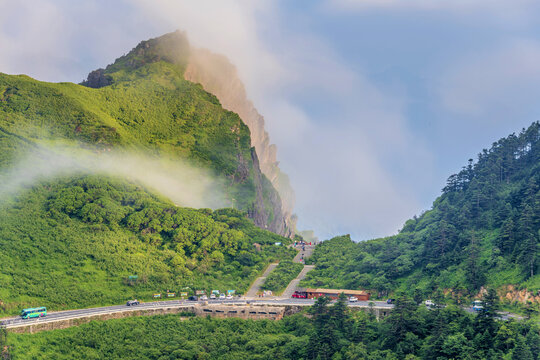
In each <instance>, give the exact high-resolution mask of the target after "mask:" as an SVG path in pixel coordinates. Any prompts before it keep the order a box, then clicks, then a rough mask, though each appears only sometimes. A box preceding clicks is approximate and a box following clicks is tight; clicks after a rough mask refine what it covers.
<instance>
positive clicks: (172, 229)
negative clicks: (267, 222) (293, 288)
mask: <svg viewBox="0 0 540 360" xmlns="http://www.w3.org/2000/svg"><path fill="white" fill-rule="evenodd" d="M286 240H287V239H286V238H282V237H280V236H278V235H276V234H273V233H271V232H268V231H264V230H261V229H259V228H257V227H255V226H254V225H253V223H252V222H251V221H250V220H248V219H246V218H245V217H244V214H243V213H241V212H239V211H237V210H232V209H224V210H217V211H211V210H209V209H201V210H195V209H189V208H179V207H176V206H175V205H174V204H172V203H171V202H170V201H168V200H166V199H163V198H161V197H159V196H157V195H155V194H152V193H150V192H148V191H147V190H146V189H145V188H143V187H141V186H139V185H137V184H132V183H129V182H126V181H125V180H122V179H115V178H109V177H104V176H74V177H67V178H63V179H62V180H54V181H48V182H41V183H40V184H39V185H37V186H34V187H33V188H32V189H29V190H28V191H26V192H23V193H21V195H19V196H18V197H17V198H15V199H11V200H9V203H8V204H6V203H3V204H2V207H1V208H0V249H2V251H0V263H1V264H2V266H0V284H1V287H0V315H2V313H11V314H13V313H17V312H18V311H20V309H21V308H25V307H32V306H39V305H41V306H47V307H49V308H50V309H52V310H59V309H65V308H80V307H87V306H97V305H105V304H114V303H121V302H123V301H125V300H126V299H130V298H139V299H143V300H149V299H151V298H152V294H154V293H163V292H166V291H168V290H170V291H172V292H177V293H178V292H180V291H186V290H185V288H186V287H188V288H189V291H190V292H192V291H193V290H195V289H199V290H200V289H204V290H206V291H210V290H211V289H220V290H221V291H225V290H227V289H235V290H237V291H238V292H239V293H243V292H244V291H245V290H246V289H247V287H248V286H249V284H250V282H251V281H253V279H254V278H255V277H256V276H257V275H258V274H259V272H260V271H261V270H262V269H263V268H264V267H265V266H266V264H268V263H269V262H271V261H275V260H276V259H280V258H292V257H293V256H294V251H293V250H290V249H287V248H286V247H283V246H282V247H277V246H275V245H274V242H276V241H286ZM253 243H258V244H259V245H260V246H259V250H258V249H257V248H256V247H254V246H253ZM129 276H137V277H138V278H137V279H136V280H129Z"/></svg>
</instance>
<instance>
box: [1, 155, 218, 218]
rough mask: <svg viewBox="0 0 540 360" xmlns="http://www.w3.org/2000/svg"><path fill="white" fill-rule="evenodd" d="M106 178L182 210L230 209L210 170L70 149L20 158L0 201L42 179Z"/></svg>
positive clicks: (8, 172)
mask: <svg viewBox="0 0 540 360" xmlns="http://www.w3.org/2000/svg"><path fill="white" fill-rule="evenodd" d="M81 174H83V175H90V174H92V175H105V176H113V177H119V178H122V179H126V180H128V181H132V182H135V183H138V184H140V185H143V186H144V187H146V188H147V189H149V190H150V191H153V192H157V193H159V194H161V195H163V196H165V197H167V198H168V199H170V200H171V201H172V202H174V203H175V204H176V205H178V206H184V207H193V208H213V209H216V208H221V207H224V206H227V205H228V204H226V202H225V195H224V192H223V184H222V183H220V182H218V181H217V180H216V179H215V178H213V177H212V176H211V175H210V174H209V173H208V172H206V171H204V170H201V169H196V168H194V167H192V166H190V165H188V164H186V163H184V162H182V161H177V160H175V161H174V162H172V161H165V160H163V159H156V158H154V157H150V156H146V155H144V154H136V153H128V152H123V151H118V150H115V151H109V152H101V153H95V152H89V151H83V150H79V151H77V150H74V148H72V147H70V148H65V147H54V146H49V147H40V148H37V149H35V150H33V151H31V152H28V153H25V154H23V155H21V156H20V158H19V160H18V161H17V163H16V165H15V166H14V167H13V168H9V169H4V171H2V173H0V200H5V199H8V198H10V197H12V196H13V195H16V194H20V193H21V192H23V191H24V190H25V189H28V188H31V187H32V186H34V185H36V184H37V183H39V182H40V181H46V180H54V179H58V178H62V177H66V176H72V175H81Z"/></svg>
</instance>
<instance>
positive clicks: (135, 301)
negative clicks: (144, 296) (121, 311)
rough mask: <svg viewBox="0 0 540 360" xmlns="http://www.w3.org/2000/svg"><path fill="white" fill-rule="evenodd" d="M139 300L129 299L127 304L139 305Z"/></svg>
mask: <svg viewBox="0 0 540 360" xmlns="http://www.w3.org/2000/svg"><path fill="white" fill-rule="evenodd" d="M139 304H140V303H139V300H137V299H135V300H128V302H127V303H126V306H135V305H139Z"/></svg>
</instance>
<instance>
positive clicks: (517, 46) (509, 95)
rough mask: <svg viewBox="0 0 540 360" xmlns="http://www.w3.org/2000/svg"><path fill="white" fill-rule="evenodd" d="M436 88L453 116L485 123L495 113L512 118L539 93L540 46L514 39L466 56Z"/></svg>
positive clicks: (447, 73)
mask: <svg viewBox="0 0 540 360" xmlns="http://www.w3.org/2000/svg"><path fill="white" fill-rule="evenodd" d="M436 87H437V91H438V93H439V94H440V96H441V99H442V103H443V105H444V106H445V107H446V108H447V109H449V110H452V111H454V112H457V113H461V114H466V115H472V116H476V117H478V118H480V119H481V118H484V119H486V120H488V119H489V117H487V116H485V115H487V114H490V113H492V112H499V113H500V112H501V111H503V112H505V113H509V114H505V115H512V114H511V113H512V112H514V113H515V112H517V111H518V110H519V108H520V107H522V106H524V105H525V104H527V103H531V102H534V101H535V98H537V95H538V93H540V42H538V41H533V40H523V39H513V40H510V41H507V42H506V43H505V44H503V45H498V46H497V47H496V48H494V49H488V50H485V51H483V52H478V53H475V54H473V55H469V56H465V57H463V58H462V59H460V61H458V62H457V63H456V64H453V65H452V66H450V68H449V69H447V70H446V71H445V73H444V74H443V75H442V76H441V78H440V81H439V82H438V83H437V85H436Z"/></svg>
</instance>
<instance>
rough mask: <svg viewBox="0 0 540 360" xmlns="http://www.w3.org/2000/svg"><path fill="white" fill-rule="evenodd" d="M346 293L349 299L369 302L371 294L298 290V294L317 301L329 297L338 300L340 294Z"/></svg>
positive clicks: (332, 290) (352, 291)
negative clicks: (353, 298)
mask: <svg viewBox="0 0 540 360" xmlns="http://www.w3.org/2000/svg"><path fill="white" fill-rule="evenodd" d="M341 293H344V294H345V295H346V296H347V297H351V296H353V297H355V298H357V299H358V300H360V301H368V300H369V297H370V296H371V294H370V293H368V292H366V291H364V290H347V289H298V291H296V294H298V295H299V296H297V297H302V298H306V299H316V298H319V297H321V296H327V297H329V298H331V299H337V298H338V296H339V294H341Z"/></svg>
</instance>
